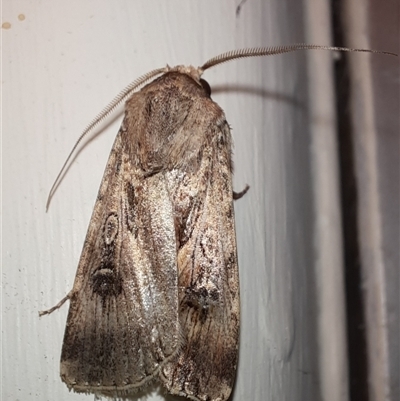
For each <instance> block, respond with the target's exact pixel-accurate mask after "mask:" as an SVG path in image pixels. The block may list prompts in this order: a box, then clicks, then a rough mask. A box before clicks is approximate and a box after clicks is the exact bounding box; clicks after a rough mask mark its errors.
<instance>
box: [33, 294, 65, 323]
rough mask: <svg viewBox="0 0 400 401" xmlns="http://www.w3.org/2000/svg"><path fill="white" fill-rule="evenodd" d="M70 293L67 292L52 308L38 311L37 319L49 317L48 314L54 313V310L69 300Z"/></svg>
mask: <svg viewBox="0 0 400 401" xmlns="http://www.w3.org/2000/svg"><path fill="white" fill-rule="evenodd" d="M71 292H72V291H71ZM71 292H69V293H68V294H67V295H66V296H65V297H64V298H63V299H62V300H61V301H60V302H59V303H58V304H57V305H55V306H53V307H52V308H50V309H47V310H42V311H40V312H39V317H40V316H43V315H50V313H52V312H54V311H55V310H56V309H58V308H61V306H63V304H64V302H65V301H67V300H68V299H70V298H71Z"/></svg>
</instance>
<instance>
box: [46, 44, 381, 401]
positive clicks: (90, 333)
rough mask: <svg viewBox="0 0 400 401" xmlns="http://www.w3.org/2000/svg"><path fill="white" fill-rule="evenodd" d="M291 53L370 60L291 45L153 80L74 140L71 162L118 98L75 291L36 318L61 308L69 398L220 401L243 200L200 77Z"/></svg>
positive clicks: (231, 374) (223, 125)
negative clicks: (64, 309)
mask: <svg viewBox="0 0 400 401" xmlns="http://www.w3.org/2000/svg"><path fill="white" fill-rule="evenodd" d="M300 49H325V50H339V51H366V52H372V51H370V50H362V49H347V48H336V47H327V46H314V45H292V46H285V47H276V48H258V49H247V50H240V51H234V52H230V53H226V54H223V55H221V56H218V57H215V58H213V59H211V60H209V61H208V62H207V63H205V64H204V65H203V66H202V67H199V68H194V67H184V66H177V67H174V68H170V67H166V68H162V69H158V70H155V71H152V72H150V73H148V74H146V75H144V76H143V77H142V78H140V79H139V80H137V81H135V82H134V83H133V84H131V85H130V86H129V87H128V88H127V89H125V90H124V91H123V92H121V94H120V95H118V96H117V97H116V98H115V99H114V100H113V101H112V102H111V103H110V105H109V106H108V107H107V108H106V109H105V110H104V111H103V112H102V113H101V114H100V115H99V116H98V117H97V118H96V119H95V120H94V121H93V122H92V123H91V124H90V125H89V126H88V128H87V129H86V130H85V131H84V133H83V134H82V136H81V137H80V138H79V140H78V142H77V143H76V145H75V147H74V148H73V150H72V152H73V151H74V150H75V148H76V147H77V145H78V143H79V142H80V140H81V139H82V137H83V136H84V135H86V134H87V133H88V132H89V131H91V130H92V129H93V128H94V127H95V126H96V125H97V124H98V123H99V122H100V121H101V120H103V119H104V118H105V117H106V116H107V115H108V114H109V113H110V112H112V111H113V109H114V108H115V107H116V105H117V104H119V103H121V102H122V101H124V100H126V99H128V100H127V101H126V105H125V117H124V120H123V122H122V125H121V128H120V130H119V132H118V135H117V137H116V140H115V142H114V145H113V148H112V150H111V154H110V157H109V160H108V163H107V167H106V170H105V173H104V176H103V180H102V183H101V186H100V190H99V193H98V196H97V200H96V203H95V206H94V210H93V215H92V218H91V220H90V224H89V228H88V233H87V236H86V240H85V243H84V246H83V251H82V255H81V258H80V262H79V265H78V270H77V273H76V278H75V282H74V286H73V288H72V290H71V291H70V292H69V294H68V295H67V296H66V297H65V298H64V299H63V300H62V301H60V302H59V303H58V304H57V305H56V306H55V307H53V308H51V309H49V310H48V311H44V312H40V315H43V314H47V313H51V312H53V311H54V310H55V309H57V308H59V307H60V306H61V305H62V304H63V303H64V302H65V301H66V300H70V308H69V313H68V318H67V325H66V329H65V335H64V342H63V347H62V353H61V378H62V380H63V381H64V382H65V383H66V385H67V386H68V388H70V389H73V390H74V391H76V392H85V393H94V394H96V395H105V396H111V397H124V396H129V395H130V394H131V393H132V392H134V391H136V390H138V389H140V388H142V387H143V385H145V384H146V383H148V382H150V381H152V380H157V381H158V382H159V383H161V384H162V385H163V386H164V387H165V388H166V390H167V391H168V392H169V393H171V394H177V395H182V396H186V397H188V398H190V399H192V400H197V401H225V400H227V399H228V397H229V395H230V394H231V391H232V387H233V384H234V380H235V376H236V367H237V361H238V348H239V328H240V316H239V314H240V308H239V277H238V262H237V251H236V237H235V223H234V210H233V200H234V199H237V198H239V197H241V196H242V195H244V193H245V192H246V191H247V188H246V189H245V190H244V191H242V192H241V193H239V194H236V193H234V192H233V189H232V173H233V168H232V158H231V155H232V138H231V133H230V129H229V125H228V123H227V121H226V118H225V115H224V112H223V110H222V109H221V107H220V106H218V105H217V104H216V103H215V102H213V100H212V99H211V97H210V88H209V86H208V84H207V83H206V82H205V81H204V80H202V79H201V75H202V73H203V72H204V71H205V70H206V69H207V68H210V67H212V66H214V65H217V64H220V63H223V62H226V61H229V60H232V59H236V58H240V57H251V56H262V55H272V54H280V53H285V52H290V51H295V50H300ZM382 53H383V52H382ZM156 75H161V76H160V77H158V78H157V79H155V80H154V81H152V82H151V83H149V84H148V85H146V86H145V87H143V88H142V89H141V90H140V91H139V92H135V93H133V91H134V90H135V89H136V88H137V87H138V86H140V85H142V84H143V83H144V82H146V81H148V80H149V79H151V78H152V77H154V76H156ZM132 93H133V94H132ZM72 152H71V153H72ZM68 160H69V158H68V159H67V162H68ZM67 162H66V163H65V164H64V167H63V169H64V168H65V166H66V164H67ZM62 171H63V170H62ZM60 176H61V172H60V174H59V176H58V177H57V179H56V182H55V184H54V185H53V188H52V190H51V192H50V195H49V200H50V198H51V196H52V193H53V190H54V188H56V184H57V182H58V180H59V178H60Z"/></svg>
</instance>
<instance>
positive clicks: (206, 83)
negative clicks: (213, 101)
mask: <svg viewBox="0 0 400 401" xmlns="http://www.w3.org/2000/svg"><path fill="white" fill-rule="evenodd" d="M200 83H201V86H202V87H203V89H204V90H205V91H206V93H207V95H208V96H211V86H210V85H209V84H208V82H207V81H206V80H204V79H202V78H201V79H200Z"/></svg>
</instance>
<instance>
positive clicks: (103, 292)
mask: <svg viewBox="0 0 400 401" xmlns="http://www.w3.org/2000/svg"><path fill="white" fill-rule="evenodd" d="M92 287H93V292H95V293H96V294H98V295H100V296H101V297H102V298H106V297H117V296H118V295H119V294H120V293H121V291H122V278H121V276H120V274H119V273H118V272H116V271H115V270H111V269H107V268H106V269H100V270H97V271H96V272H95V273H94V275H93V277H92Z"/></svg>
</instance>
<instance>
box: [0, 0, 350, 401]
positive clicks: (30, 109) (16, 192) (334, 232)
mask: <svg viewBox="0 0 400 401" xmlns="http://www.w3.org/2000/svg"><path fill="white" fill-rule="evenodd" d="M324 3H325V2H324V1H309V2H306V3H305V4H303V3H302V2H299V1H296V0H284V1H278V0H270V1H263V0H248V1H246V2H244V3H243V4H242V6H241V9H240V12H239V13H238V14H237V13H236V7H237V5H238V4H239V0H237V1H228V0H224V1H215V0H202V1H188V0H169V1H160V0H158V1H157V0H146V1H144V0H143V1H133V0H121V1H118V2H112V1H97V0H85V1H78V0H73V1H68V2H66V1H61V0H51V1H50V0H43V1H39V2H32V1H28V0H13V1H12V2H11V1H10V2H7V3H4V4H3V16H2V18H3V20H2V23H3V29H2V35H3V38H2V44H3V50H2V52H3V61H2V64H3V71H2V72H3V76H2V85H3V105H2V138H3V143H2V161H3V205H2V206H3V235H4V238H3V249H2V250H3V253H2V265H3V272H2V284H3V294H2V297H3V299H2V301H3V311H2V314H3V315H2V325H3V327H2V330H3V331H2V335H3V338H2V346H3V350H2V359H3V361H2V363H3V369H2V399H3V400H5V401H6V400H7V401H9V400H10V401H11V400H12V401H14V400H24V401H30V400H40V401H43V400H48V401H54V400H66V399H68V400H87V399H91V398H92V396H89V398H88V396H85V395H77V394H73V393H68V389H67V387H66V386H65V385H64V384H63V383H62V382H61V380H60V378H59V357H60V350H61V344H62V338H63V332H64V326H65V320H66V314H67V308H68V307H67V306H64V307H63V308H62V309H61V310H59V311H57V312H55V313H53V314H52V315H51V316H47V317H44V318H41V319H39V318H38V311H39V310H42V309H46V308H48V307H51V306H53V305H54V304H55V303H56V302H58V301H59V300H60V299H61V298H62V297H63V296H64V295H65V294H66V293H67V292H68V291H69V290H70V289H71V287H72V284H73V280H74V275H75V269H76V266H77V263H78V260H79V255H80V251H81V248H82V244H83V241H84V238H85V233H86V229H87V225H88V223H89V219H90V216H91V211H92V207H93V204H94V201H95V198H96V194H97V190H98V187H99V185H100V181H101V177H102V174H103V169H104V166H105V163H106V161H107V157H108V154H109V151H110V149H111V145H112V143H113V140H114V138H115V135H116V133H117V131H118V127H119V124H120V121H121V117H118V118H117V119H114V120H113V121H112V123H111V124H109V125H108V126H107V127H106V128H105V129H104V130H103V131H102V132H101V134H100V135H97V136H95V138H94V139H93V140H91V141H89V142H88V143H87V146H84V147H81V150H80V152H79V154H78V155H77V156H76V157H75V159H74V162H73V163H72V165H71V167H70V168H69V170H68V171H67V173H66V174H65V177H64V179H63V181H62V182H61V184H60V185H59V187H58V190H57V192H56V193H55V196H54V197H53V200H52V203H51V205H50V209H49V211H48V213H47V214H46V213H45V204H46V198H47V195H48V191H49V189H50V187H51V185H52V182H53V180H54V179H55V177H56V175H57V173H58V171H59V169H60V168H61V166H62V164H63V162H64V160H65V158H66V156H67V155H68V153H69V151H70V149H71V148H72V146H73V144H74V143H75V141H76V139H77V138H78V136H79V134H80V132H81V131H82V130H83V128H85V126H86V125H87V123H89V122H90V121H91V120H92V118H94V116H96V114H97V113H98V112H99V111H100V110H101V109H102V107H104V106H105V105H106V104H107V103H108V102H109V101H110V100H111V99H112V98H113V97H114V95H116V94H117V93H118V92H119V91H120V90H121V89H122V88H123V87H124V86H125V85H127V84H128V83H129V82H131V81H133V80H135V79H136V78H137V77H139V76H140V75H142V74H144V73H146V72H148V71H150V70H152V69H154V68H159V67H162V66H164V65H165V64H166V63H168V64H170V65H177V64H193V65H200V64H202V63H203V62H204V61H205V60H207V59H208V58H210V57H213V56H215V55H217V54H219V53H222V52H225V51H228V50H233V49H238V48H243V47H254V46H267V45H279V44H291V43H296V42H308V43H311V42H314V43H318V44H328V43H329V40H330V39H329V38H330V36H329V19H328V18H327V15H328V14H327V13H328V10H326V9H325V8H324ZM317 9H318V11H316V10H317ZM6 22H8V23H9V24H10V25H6V24H4V23H6ZM314 24H315V26H314ZM305 27H307V28H305ZM309 56H310V55H309V54H305V53H304V52H302V53H295V54H290V55H284V56H276V57H268V58H262V59H259V58H258V59H249V60H241V61H234V62H231V63H229V64H225V65H221V66H219V67H217V68H215V69H212V70H210V71H208V72H207V73H206V74H205V76H204V78H205V79H206V80H207V81H208V82H209V83H210V85H211V87H212V88H213V99H214V100H215V101H216V102H218V103H219V104H220V105H221V107H222V108H223V109H224V110H225V113H226V116H227V120H228V122H229V123H230V125H231V127H232V129H233V137H234V141H235V150H234V162H235V177H234V186H235V188H236V190H241V189H242V188H243V187H244V186H245V184H249V185H250V191H249V192H248V194H247V195H246V196H245V197H244V198H242V199H241V200H239V201H237V202H235V213H236V228H237V239H238V253H239V268H240V279H241V299H242V308H241V311H242V321H241V322H242V330H241V347H240V363H239V368H238V375H237V382H236V388H235V392H234V395H233V400H234V401H235V400H236V401H239V400H252V401H257V400H260V401H261V400H280V401H284V400H288V401H289V400H290V401H304V400H307V401H317V400H321V399H325V400H327V401H339V400H340V401H342V400H345V399H346V397H347V396H346V391H347V387H346V386H347V385H346V380H347V373H346V367H345V364H344V352H345V343H344V339H343V324H344V319H343V293H342V292H343V288H342V281H341V280H342V278H341V271H342V270H341V269H342V268H341V249H340V239H339V237H338V236H339V232H340V224H339V220H338V215H339V212H338V194H337V181H336V180H337V166H336V159H335V152H336V145H335V141H334V137H333V133H332V130H333V128H334V119H333V117H332V95H331V92H330V90H331V89H330V87H331V86H330V85H331V84H330V81H329V80H330V70H329V65H330V60H331V59H332V57H333V55H332V54H331V53H326V52H320V53H319V54H316V53H315V54H313V55H312V57H313V58H312V59H310V58H309ZM316 59H317V60H318V61H316V62H319V63H322V64H320V65H318V67H317V66H316V64H314V60H316ZM310 65H313V66H314V70H308V66H310ZM321 71H322V77H320V75H319V72H321ZM310 76H311V77H312V78H313V79H314V78H315V79H317V80H318V81H317V84H316V83H315V82H314V81H313V82H311V83H310V82H309V77H310ZM320 78H321V80H319V79H320ZM320 85H322V88H323V89H322V91H321V93H319V94H318V93H315V92H314V90H315V88H318V87H319V88H321V86H320ZM314 94H315V96H321V97H314ZM317 106H319V107H317ZM321 183H322V184H325V186H326V188H325V189H324V191H323V192H320V191H319V190H318V188H319V185H320V184H321ZM332 255H333V256H332ZM332 257H333V259H332ZM324 261H325V262H326V263H324ZM321 269H324V270H321ZM160 394H161V393H159V392H157V391H155V392H154V394H152V396H151V397H150V398H149V399H151V400H153V399H154V400H158V399H163V398H162V397H163V396H162V395H160Z"/></svg>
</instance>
